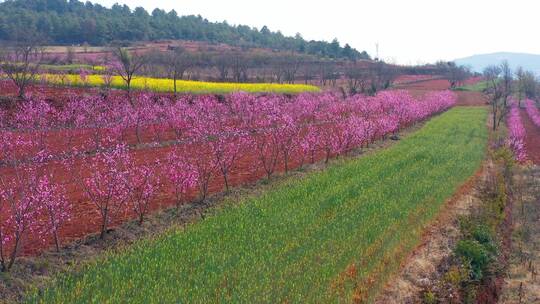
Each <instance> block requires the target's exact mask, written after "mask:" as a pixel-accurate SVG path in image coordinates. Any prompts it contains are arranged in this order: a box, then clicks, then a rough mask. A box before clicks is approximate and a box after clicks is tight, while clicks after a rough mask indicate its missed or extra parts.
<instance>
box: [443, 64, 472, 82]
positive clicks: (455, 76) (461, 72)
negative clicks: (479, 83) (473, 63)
mask: <svg viewBox="0 0 540 304" xmlns="http://www.w3.org/2000/svg"><path fill="white" fill-rule="evenodd" d="M470 75H471V73H470V71H469V69H468V68H467V67H464V66H457V65H456V64H455V63H454V62H449V63H448V68H447V72H446V78H447V79H448V81H450V87H451V88H456V87H458V86H460V85H461V84H462V83H463V82H464V81H465V80H466V79H467V78H469V76H470Z"/></svg>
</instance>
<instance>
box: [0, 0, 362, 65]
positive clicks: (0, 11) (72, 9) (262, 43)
mask: <svg viewBox="0 0 540 304" xmlns="http://www.w3.org/2000/svg"><path fill="white" fill-rule="evenodd" d="M0 1H1V0H0ZM28 37H39V38H40V39H43V40H44V41H43V42H44V43H51V44H64V45H71V44H84V43H88V44H91V45H106V44H110V43H113V42H122V41H124V42H134V41H141V40H161V39H181V40H194V41H208V42H212V43H226V44H230V45H234V46H241V47H261V48H270V49H275V50H286V51H295V52H299V53H305V54H310V55H316V56H321V57H328V58H342V59H352V60H355V59H370V58H369V55H368V54H367V53H366V52H365V51H363V52H359V51H358V50H356V49H354V48H352V47H350V46H349V45H348V44H346V45H345V46H344V47H341V45H340V43H339V42H338V40H337V39H335V40H334V41H332V42H325V41H306V40H304V39H303V38H302V36H301V35H300V34H297V35H296V36H295V37H286V36H284V35H283V34H282V33H281V32H279V31H278V32H272V31H270V30H269V29H268V27H266V26H264V27H263V28H262V29H260V30H259V29H257V28H251V27H249V26H245V25H239V26H232V25H229V24H227V23H226V22H222V23H214V22H210V21H208V20H206V19H204V18H203V17H201V16H193V15H191V16H178V14H177V13H176V11H174V10H172V11H170V12H166V11H164V10H161V9H155V10H153V11H152V13H151V14H149V13H148V12H147V11H146V10H145V9H143V8H141V7H137V8H135V9H134V10H131V9H130V8H129V7H128V6H127V5H119V4H115V5H113V6H112V8H110V9H109V8H106V7H104V6H101V5H99V4H92V3H91V2H85V3H83V2H80V1H77V0H70V1H66V0H6V1H4V2H2V3H0V41H1V40H4V41H18V40H21V39H27V38H28Z"/></svg>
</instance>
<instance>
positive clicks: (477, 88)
mask: <svg viewBox="0 0 540 304" xmlns="http://www.w3.org/2000/svg"><path fill="white" fill-rule="evenodd" d="M487 86H488V82H487V81H480V82H477V83H475V84H470V85H465V86H461V87H458V88H456V89H455V90H456V91H471V92H483V91H484V90H485V89H486V88H487Z"/></svg>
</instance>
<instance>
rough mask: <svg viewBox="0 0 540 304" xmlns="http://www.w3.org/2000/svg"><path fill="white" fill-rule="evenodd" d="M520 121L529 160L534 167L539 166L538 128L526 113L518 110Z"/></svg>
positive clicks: (539, 138) (539, 129)
mask: <svg viewBox="0 0 540 304" xmlns="http://www.w3.org/2000/svg"><path fill="white" fill-rule="evenodd" d="M520 113H521V121H522V122H523V126H524V127H525V133H526V135H525V148H526V150H527V155H528V157H529V159H530V160H531V161H532V162H533V163H534V164H536V165H540V127H538V126H536V125H535V124H534V123H533V121H532V120H531V118H530V117H529V115H528V114H527V111H525V110H524V109H521V110H520Z"/></svg>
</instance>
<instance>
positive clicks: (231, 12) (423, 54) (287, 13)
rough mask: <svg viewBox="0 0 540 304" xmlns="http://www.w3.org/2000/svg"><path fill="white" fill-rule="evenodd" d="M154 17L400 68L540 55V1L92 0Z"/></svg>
mask: <svg viewBox="0 0 540 304" xmlns="http://www.w3.org/2000/svg"><path fill="white" fill-rule="evenodd" d="M92 2H95V3H100V4H102V5H105V6H107V7H110V6H111V5H113V4H114V3H117V2H118V3H120V4H127V5H128V6H130V7H131V8H132V9H133V8H135V7H137V6H142V7H144V8H145V9H146V10H148V11H149V12H151V11H152V10H153V9H154V8H156V7H158V8H161V9H164V10H166V11H169V10H171V9H174V10H176V12H177V13H178V14H179V15H201V16H203V17H204V18H207V19H208V20H210V21H224V20H226V21H227V22H228V23H229V24H235V25H236V24H244V25H249V26H254V27H257V28H259V29H260V28H261V27H262V26H263V25H267V26H268V27H269V28H270V29H271V30H273V31H276V30H280V31H281V32H282V33H283V34H285V35H291V36H292V35H295V34H296V33H301V34H302V36H303V37H304V38H305V39H308V40H311V39H313V40H326V41H331V40H332V39H334V38H337V39H338V40H339V41H340V42H341V44H342V45H344V44H345V43H349V44H350V45H351V46H352V47H354V48H356V49H358V50H360V51H362V50H365V51H367V52H368V53H369V54H370V55H372V56H376V45H377V44H378V45H379V48H378V49H379V53H378V54H379V57H380V58H382V59H384V60H386V61H389V62H393V63H398V64H423V63H431V62H435V61H437V60H446V61H449V60H454V59H458V58H462V57H467V56H470V55H474V54H483V53H494V52H501V51H507V52H525V53H535V54H540V39H538V38H537V34H535V31H536V29H537V28H538V23H537V22H536V20H537V18H538V16H537V15H538V12H540V1H537V0H512V1H508V0H505V1H503V0H450V1H437V0H431V1H429V0H349V1H346V0H326V1H320V0H311V1H307V0H267V1H255V0H251V1H250V0H213V1H210V0H153V1H148V0H94V1H92Z"/></svg>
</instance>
